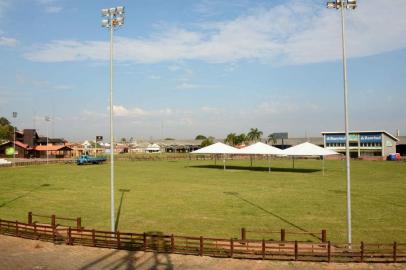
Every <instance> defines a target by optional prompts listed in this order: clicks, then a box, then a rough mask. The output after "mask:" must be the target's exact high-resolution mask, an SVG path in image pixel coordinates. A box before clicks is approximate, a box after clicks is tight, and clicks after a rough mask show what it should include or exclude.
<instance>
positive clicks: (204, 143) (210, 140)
mask: <svg viewBox="0 0 406 270" xmlns="http://www.w3.org/2000/svg"><path fill="white" fill-rule="evenodd" d="M213 143H214V137H208V138H206V139H204V140H203V141H202V143H201V144H200V147H206V146H209V145H212V144H213Z"/></svg>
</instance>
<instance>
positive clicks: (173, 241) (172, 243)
mask: <svg viewBox="0 0 406 270" xmlns="http://www.w3.org/2000/svg"><path fill="white" fill-rule="evenodd" d="M171 250H172V253H174V252H175V237H173V234H172V235H171Z"/></svg>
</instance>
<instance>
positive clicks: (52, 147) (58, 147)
mask: <svg viewBox="0 0 406 270" xmlns="http://www.w3.org/2000/svg"><path fill="white" fill-rule="evenodd" d="M64 148H68V149H69V150H72V148H70V147H69V146H66V145H48V146H46V145H37V146H35V148H34V149H35V150H37V151H59V150H62V149H64Z"/></svg>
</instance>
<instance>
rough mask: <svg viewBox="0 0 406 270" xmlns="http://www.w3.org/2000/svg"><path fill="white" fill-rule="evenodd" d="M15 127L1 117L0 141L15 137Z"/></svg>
mask: <svg viewBox="0 0 406 270" xmlns="http://www.w3.org/2000/svg"><path fill="white" fill-rule="evenodd" d="M13 132H14V127H13V126H12V125H11V123H10V121H8V120H7V118H5V117H0V141H2V140H10V138H12V137H13Z"/></svg>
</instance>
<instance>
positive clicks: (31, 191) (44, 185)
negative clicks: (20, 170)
mask: <svg viewBox="0 0 406 270" xmlns="http://www.w3.org/2000/svg"><path fill="white" fill-rule="evenodd" d="M49 186H50V184H42V185H40V186H38V187H35V188H33V189H31V190H29V191H28V192H26V193H24V194H22V195H20V196H17V197H15V198H14V199H11V200H9V201H7V202H4V203H2V204H0V208H2V207H4V206H7V205H8V204H10V203H12V202H15V201H17V200H19V199H21V198H24V197H27V196H29V195H30V194H31V193H33V192H35V191H37V190H39V189H41V188H44V187H49Z"/></svg>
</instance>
